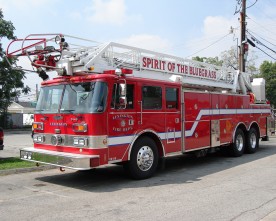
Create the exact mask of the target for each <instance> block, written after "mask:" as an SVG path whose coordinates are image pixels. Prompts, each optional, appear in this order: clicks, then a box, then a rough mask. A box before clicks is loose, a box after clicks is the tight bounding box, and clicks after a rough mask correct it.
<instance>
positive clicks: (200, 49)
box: [186, 33, 230, 58]
mask: <svg viewBox="0 0 276 221" xmlns="http://www.w3.org/2000/svg"><path fill="white" fill-rule="evenodd" d="M228 35H230V33H228V34H226V35H224V36H223V37H221V38H220V39H218V40H216V41H215V42H213V43H212V44H210V45H208V46H207V47H205V48H202V49H200V50H198V51H197V52H195V53H193V54H191V55H189V56H186V58H187V57H191V56H193V55H195V54H197V53H199V52H201V51H204V50H205V49H207V48H209V47H211V46H213V45H214V44H216V43H218V42H220V41H221V40H223V39H224V38H225V37H226V36H228Z"/></svg>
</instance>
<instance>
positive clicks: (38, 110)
mask: <svg viewBox="0 0 276 221" xmlns="http://www.w3.org/2000/svg"><path fill="white" fill-rule="evenodd" d="M42 111H45V110H44V109H41V110H35V112H40V113H41V112H42Z"/></svg>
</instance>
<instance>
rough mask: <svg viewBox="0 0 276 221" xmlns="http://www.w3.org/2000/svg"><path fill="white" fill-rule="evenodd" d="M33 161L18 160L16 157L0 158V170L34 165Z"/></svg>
mask: <svg viewBox="0 0 276 221" xmlns="http://www.w3.org/2000/svg"><path fill="white" fill-rule="evenodd" d="M34 166H35V163H33V162H28V161H24V160H20V158H17V157H10V158H0V170H8V169H18V168H26V167H34Z"/></svg>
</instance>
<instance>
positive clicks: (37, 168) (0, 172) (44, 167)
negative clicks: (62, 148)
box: [0, 165, 56, 176]
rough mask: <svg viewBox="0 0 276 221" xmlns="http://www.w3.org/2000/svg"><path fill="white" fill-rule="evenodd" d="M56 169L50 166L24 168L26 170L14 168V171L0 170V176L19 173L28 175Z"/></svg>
mask: <svg viewBox="0 0 276 221" xmlns="http://www.w3.org/2000/svg"><path fill="white" fill-rule="evenodd" d="M54 168H56V167H55V166H52V165H43V166H39V167H26V168H16V169H8V170H0V176H6V175H12V174H19V173H30V172H39V171H44V170H50V169H54Z"/></svg>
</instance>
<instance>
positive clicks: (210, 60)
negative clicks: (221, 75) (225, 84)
mask: <svg viewBox="0 0 276 221" xmlns="http://www.w3.org/2000/svg"><path fill="white" fill-rule="evenodd" d="M192 59H193V60H195V61H200V62H205V63H208V64H214V65H217V66H222V64H223V61H222V60H219V58H218V57H214V58H212V57H208V58H207V57H199V56H196V57H193V58H192Z"/></svg>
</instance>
